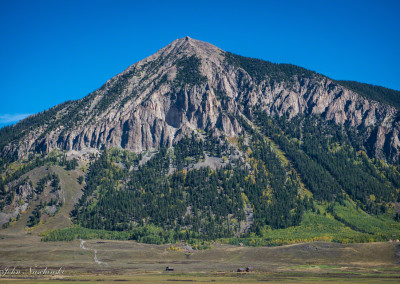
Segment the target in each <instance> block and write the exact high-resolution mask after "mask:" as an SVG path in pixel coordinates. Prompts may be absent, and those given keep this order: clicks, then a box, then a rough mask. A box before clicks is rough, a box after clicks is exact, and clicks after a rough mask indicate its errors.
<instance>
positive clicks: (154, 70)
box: [1, 37, 400, 161]
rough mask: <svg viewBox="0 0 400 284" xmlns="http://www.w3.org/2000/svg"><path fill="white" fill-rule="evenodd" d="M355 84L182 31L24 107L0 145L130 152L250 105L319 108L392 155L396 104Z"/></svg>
mask: <svg viewBox="0 0 400 284" xmlns="http://www.w3.org/2000/svg"><path fill="white" fill-rule="evenodd" d="M360 86H361V85H360ZM352 90H353V91H352ZM357 92H358V93H360V94H361V95H359V94H358V93H357ZM364 93H370V92H368V91H365V90H361V88H354V87H350V86H349V83H345V82H343V81H342V82H336V81H334V80H331V79H329V78H327V77H325V76H322V75H320V74H317V73H315V72H311V71H308V70H306V69H303V68H300V67H297V66H293V65H288V64H273V63H270V62H266V61H262V60H257V59H251V58H245V57H242V56H237V55H234V54H231V53H226V52H224V51H222V50H221V49H219V48H217V47H215V46H213V45H211V44H208V43H205V42H201V41H198V40H194V39H191V38H189V37H186V38H182V39H178V40H175V41H174V42H172V43H171V44H170V45H168V46H167V47H165V48H163V49H161V50H160V51H158V52H157V53H156V54H154V55H152V56H150V57H148V58H146V59H144V60H142V61H140V62H138V63H136V64H134V65H132V66H130V67H129V68H128V69H126V70H125V71H124V72H122V73H121V74H118V75H117V76H115V77H113V78H112V79H110V80H109V81H107V82H106V83H105V84H104V85H103V86H102V87H101V88H100V89H99V90H97V91H95V92H93V93H92V94H89V95H88V96H86V97H85V98H83V99H81V100H78V101H69V102H66V103H64V104H61V105H58V106H56V107H54V108H52V109H50V110H48V111H45V112H43V113H40V114H38V115H34V116H31V117H29V118H28V119H26V120H24V121H22V122H21V123H19V124H18V125H16V126H14V127H11V128H10V129H9V130H8V129H7V130H8V131H9V132H10V134H8V133H6V130H4V129H3V131H2V135H1V137H2V139H1V147H2V154H3V157H17V156H18V157H19V158H21V157H23V156H24V155H26V154H27V153H29V151H34V152H45V153H48V152H50V151H51V150H53V149H62V150H76V151H85V150H88V149H102V148H104V147H108V148H109V147H116V146H118V147H122V148H124V149H129V150H133V151H136V152H139V151H143V150H145V149H151V148H158V147H160V146H171V145H172V144H173V142H174V141H177V140H179V139H180V138H181V137H182V136H183V135H185V134H188V133H191V131H193V130H196V129H215V130H216V131H218V132H220V133H222V134H224V135H227V136H230V137H235V136H238V135H240V133H241V130H242V129H241V127H240V125H239V124H238V122H237V120H236V119H235V118H234V117H235V116H237V115H247V116H251V113H252V109H253V108H254V107H256V106H257V107H259V108H261V109H262V110H263V111H265V112H266V113H267V114H269V115H271V116H274V115H279V116H282V115H284V114H285V115H288V116H289V117H294V116H296V115H298V114H307V115H308V114H319V115H322V116H323V117H324V119H325V120H331V121H334V122H335V123H336V124H341V125H344V124H346V125H350V126H352V127H355V128H357V129H358V130H359V131H360V132H361V133H363V136H364V143H365V144H366V143H368V145H369V146H368V147H367V148H368V149H369V150H370V151H371V154H373V155H375V156H376V157H378V158H381V159H384V158H387V159H389V160H390V161H397V160H398V157H399V150H398V147H399V145H400V144H399V143H400V142H399V138H398V135H399V124H398V117H397V109H396V107H393V106H391V105H389V104H385V103H382V102H379V101H378V100H377V96H371V98H373V99H375V100H372V99H370V98H369V97H366V96H363V94H364ZM381 97H384V96H383V95H382V96H381ZM232 116H233V117H232Z"/></svg>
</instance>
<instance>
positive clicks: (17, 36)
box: [0, 0, 400, 126]
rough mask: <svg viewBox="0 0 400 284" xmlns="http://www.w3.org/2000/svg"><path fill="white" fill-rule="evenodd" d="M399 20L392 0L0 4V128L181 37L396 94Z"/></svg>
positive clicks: (16, 0) (82, 91) (5, 0)
mask: <svg viewBox="0 0 400 284" xmlns="http://www.w3.org/2000/svg"><path fill="white" fill-rule="evenodd" d="M399 17H400V1H396V0H394V1H385V0H381V1H379V0H376V1H367V0H363V1H361V0H360V1H351V0H348V1H338V0H337V1H328V0H315V1H307V0H298V1H294V0H293V1H284V0H281V1H250V0H249V1H205V0H204V1H166V0H164V1H119V0H113V1H100V0H98V1H73V0H68V1H67V0H51V1H41V0H35V1H32V0H29V1H21V0H0V64H1V65H0V86H1V92H0V99H1V103H0V126H3V125H5V124H8V123H13V122H14V121H15V120H18V119H20V118H21V117H23V116H24V115H25V114H32V113H37V112H39V111H43V110H45V109H48V108H50V107H52V106H54V105H56V104H59V103H62V102H64V101H66V100H71V99H79V98H82V97H84V96H85V95H87V94H88V93H90V92H91V91H94V90H95V89H97V88H99V87H100V86H101V85H102V84H103V83H104V82H105V81H106V80H107V79H109V78H111V77H112V76H114V75H116V74H118V73H119V72H121V71H123V70H124V69H125V68H127V67H128V66H130V65H131V64H133V63H135V62H137V61H139V60H140V59H143V58H145V57H147V56H149V55H151V54H153V53H155V52H156V51H157V50H159V49H161V48H162V47H164V46H166V45H167V44H169V43H170V42H172V41H173V40H175V39H177V38H181V37H184V36H186V35H188V36H190V37H192V38H195V39H199V40H203V41H207V42H210V43H212V44H214V45H216V46H218V47H220V48H222V49H223V50H226V51H231V52H234V53H237V54H241V55H245V56H249V57H257V58H261V59H266V60H270V61H272V62H278V63H292V64H296V65H300V66H302V67H306V68H308V69H311V70H314V71H317V72H319V73H322V74H324V75H327V76H329V77H331V78H334V79H347V80H356V81H360V82H365V83H371V84H375V85H381V86H385V87H389V88H393V89H397V90H400V19H399ZM13 120H14V121H13Z"/></svg>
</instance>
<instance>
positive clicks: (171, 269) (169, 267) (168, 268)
mask: <svg viewBox="0 0 400 284" xmlns="http://www.w3.org/2000/svg"><path fill="white" fill-rule="evenodd" d="M165 271H174V268H173V267H172V266H167V267H166V268H165Z"/></svg>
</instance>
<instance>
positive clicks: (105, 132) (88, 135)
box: [0, 37, 400, 244]
mask: <svg viewBox="0 0 400 284" xmlns="http://www.w3.org/2000/svg"><path fill="white" fill-rule="evenodd" d="M398 97H399V92H398V91H394V90H389V89H385V88H381V87H376V86H371V85H366V84H361V83H357V82H349V81H335V80H332V79H330V78H328V77H326V76H323V75H321V74H318V73H316V72H313V71H309V70H307V69H304V68H301V67H298V66H294V65H290V64H274V63H271V62H267V61H263V60H259V59H253V58H247V57H243V56H239V55H235V54H233V53H229V52H225V51H223V50H221V49H219V48H217V47H215V46H213V45H211V44H209V43H205V42H202V41H198V40H194V39H191V38H189V37H186V38H182V39H178V40H175V41H174V42H172V43H171V44H170V45H168V46H166V47H165V48H163V49H161V50H159V51H158V52H157V53H156V54H154V55H152V56H150V57H148V58H146V59H144V60H142V61H139V62H138V63H135V64H133V65H132V66H130V67H129V68H127V69H126V70H125V71H123V72H122V73H120V74H118V75H117V76H115V77H113V78H111V79H110V80H109V81H107V82H106V83H105V84H104V85H103V86H102V87H101V88H100V89H98V90H97V91H95V92H93V93H91V94H89V95H88V96H86V97H84V98H83V99H81V100H77V101H68V102H65V103H63V104H61V105H58V106H55V107H53V108H52V109H50V110H48V111H45V112H42V113H39V114H37V115H33V116H30V117H28V118H27V119H25V120H23V121H21V122H20V123H18V124H17V125H15V126H11V127H6V128H3V129H1V130H0V137H1V138H0V153H1V165H2V176H3V181H1V183H0V194H1V196H2V197H3V201H2V203H0V205H1V206H0V209H2V210H3V213H0V214H3V215H1V216H0V217H2V218H0V222H2V223H4V224H9V220H13V219H14V218H16V216H18V215H19V214H20V213H21V212H22V211H23V210H26V206H25V207H23V206H24V204H35V206H36V207H35V208H34V209H33V207H32V206H31V207H32V209H31V211H29V214H31V216H32V218H30V221H29V224H28V226H29V227H34V226H36V225H37V224H40V222H41V221H42V220H43V218H42V216H43V215H45V216H46V218H51V217H52V216H53V215H54V214H57V210H58V209H57V208H60V207H62V206H63V201H62V200H64V201H65V198H64V197H63V196H64V195H63V190H65V189H63V188H62V187H63V185H61V186H60V179H59V178H58V176H57V174H55V173H54V172H55V171H52V170H48V168H49V166H50V167H56V168H57V167H63V168H64V170H67V171H68V170H74V171H78V172H79V173H80V175H81V177H80V181H79V183H81V184H82V183H84V184H85V188H84V191H83V195H82V197H81V198H80V199H79V202H78V201H77V200H75V202H74V204H75V207H74V210H72V212H71V217H72V219H73V221H74V223H75V224H76V225H79V226H80V227H79V228H80V229H76V228H73V229H67V231H58V232H57V233H53V235H51V234H50V235H48V236H47V237H46V238H47V239H48V240H54V239H60V238H61V239H62V238H71V237H73V236H74V237H76V236H77V234H92V235H96V236H98V234H103V233H102V232H103V230H107V231H112V232H114V233H113V234H117V235H118V233H115V232H130V233H124V234H122V233H121V234H122V235H119V236H120V237H121V236H122V238H130V239H135V240H140V241H146V242H162V241H166V240H169V241H173V240H175V239H204V238H205V239H215V238H221V237H249V236H253V237H254V236H258V237H260V238H262V239H263V241H260V244H266V243H268V244H269V243H270V242H272V240H269V239H268V236H270V235H273V234H275V233H272V232H279V230H292V229H290V228H303V229H304V228H308V229H310V228H313V229H311V230H310V231H301V232H299V233H298V235H296V238H297V240H298V239H299V238H301V236H303V235H305V236H306V237H304V238H306V239H307V238H316V239H324V238H327V240H340V241H343V240H349V241H366V240H369V239H373V240H384V239H389V238H395V237H397V236H398V235H399V232H400V226H399V224H398V223H397V222H396V221H395V220H394V219H396V220H398V219H399V216H398V213H397V210H398V205H397V202H398V201H399V187H400V173H399V169H398V167H397V164H398V160H399V154H400V152H399V146H400V141H399V130H400V125H399V117H400V116H399V115H398V107H399V105H398V103H397V101H398ZM40 167H42V168H43V167H47V172H46V175H44V174H43V176H42V177H41V178H40V179H37V178H36V180H35V178H33V176H32V171H34V170H35V169H37V168H40ZM57 169H58V171H60V169H59V168H57ZM83 175H84V176H85V181H83V179H84V178H83ZM32 179H33V180H34V182H32ZM61 184H63V181H61ZM64 186H65V185H64ZM77 188H79V187H77ZM32 200H36V203H33V201H32ZM39 200H40V204H39V203H38V201H39ZM21 204H22V205H21ZM50 211H51V212H50ZM49 212H50V213H49ZM396 213H397V214H396ZM10 218H11V219H10ZM46 220H47V219H46ZM355 220H356V221H355ZM317 223H320V224H323V225H324V226H325V227H323V228H322V229H320V230H317V229H315V227H313V226H315V224H317ZM6 226H8V225H6ZM321 226H322V225H321ZM377 228H378V229H377ZM71 230H72V231H71ZM76 230H78V233H77V232H76ZM85 230H94V231H90V232H89V233H88V231H85ZM96 230H100V231H96ZM271 230H272V231H271ZM324 230H326V231H324ZM71 234H72V235H71ZM110 234H111V233H110ZM302 234H303V235H302ZM279 236H280V238H282V237H281V235H279ZM285 238H286V237H285ZM329 238H330V239H329ZM335 238H336V239H335ZM267 239H268V240H267ZM289 241H290V240H287V239H285V240H283V239H280V241H279V242H281V243H285V242H289ZM292 241H294V240H292ZM279 242H277V244H278V243H279Z"/></svg>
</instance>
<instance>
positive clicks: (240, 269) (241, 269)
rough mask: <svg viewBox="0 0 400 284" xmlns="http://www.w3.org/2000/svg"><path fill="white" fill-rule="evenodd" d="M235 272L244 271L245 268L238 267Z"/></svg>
mask: <svg viewBox="0 0 400 284" xmlns="http://www.w3.org/2000/svg"><path fill="white" fill-rule="evenodd" d="M237 272H245V270H244V268H241V267H240V268H238V269H237Z"/></svg>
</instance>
